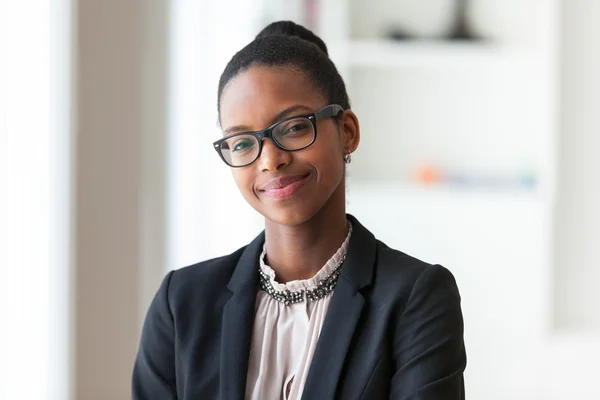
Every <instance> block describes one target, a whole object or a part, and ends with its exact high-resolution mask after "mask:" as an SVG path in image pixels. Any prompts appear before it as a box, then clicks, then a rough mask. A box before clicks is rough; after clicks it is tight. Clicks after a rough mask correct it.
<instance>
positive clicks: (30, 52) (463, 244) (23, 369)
mask: <svg viewBox="0 0 600 400" xmlns="http://www.w3.org/2000/svg"><path fill="white" fill-rule="evenodd" d="M279 19H291V20H294V21H297V22H299V23H302V24H305V25H306V26H308V27H309V28H311V29H313V30H314V31H315V32H316V33H317V34H318V35H320V36H321V37H322V38H323V39H324V40H325V42H326V43H327V45H328V47H329V49H330V56H331V58H332V59H333V61H334V62H335V64H336V65H337V67H338V68H339V70H340V71H341V73H342V75H343V77H344V79H345V81H346V83H347V85H348V90H349V94H350V99H351V102H352V108H353V109H354V111H355V112H356V114H357V115H358V117H359V120H360V123H361V131H362V140H361V144H360V147H359V150H358V151H357V152H356V153H355V154H354V155H353V162H352V164H351V165H350V169H349V187H348V210H349V212H351V213H353V214H354V215H355V216H356V217H358V218H359V219H360V220H361V222H363V223H364V224H365V225H366V226H367V227H368V228H369V229H370V230H371V231H372V232H374V233H375V235H376V236H378V238H379V239H381V240H383V241H384V242H386V243H387V244H388V245H390V246H392V247H394V248H397V249H399V250H402V251H404V252H406V253H409V254H411V255H413V256H416V257H418V258H421V259H423V260H425V261H428V262H431V263H440V264H443V265H444V266H446V267H447V268H448V269H450V270H451V271H452V272H453V273H454V275H455V276H456V278H457V281H458V285H459V288H460V290H461V294H462V299H463V312H464V317H465V329H466V332H465V340H466V344H467V351H468V358H469V362H468V367H467V371H466V383H467V387H466V389H467V398H468V399H475V400H496V399H498V400H500V399H502V400H506V399H523V400H525V399H561V400H562V399H564V400H567V399H568V400H571V399H599V398H600V386H598V384H597V383H596V380H597V378H598V376H599V375H600V369H599V367H598V360H599V359H600V311H599V310H600V291H598V288H599V287H600V261H599V260H600V246H599V245H600V207H599V206H598V205H599V204H600V158H598V157H597V153H598V151H599V150H600V112H599V110H598V105H599V104H600V72H599V71H600V47H599V46H598V38H599V37H600V24H599V23H598V21H599V20H600V2H599V1H596V0H568V1H567V0H563V1H559V0H528V1H517V0H471V1H467V0H393V1H392V0H371V1H366V0H285V1H283V0H219V1H216V0H215V1H209V0H196V1H193V0H186V1H184V0H181V1H142V0H127V1H123V0H38V1H35V2H28V1H10V0H1V1H0V134H1V136H0V212H1V213H0V324H1V325H0V399H2V400H13V399H14V400H29V399H48V400H63V399H65V400H72V399H85V400H95V399H98V400H100V399H102V400H105V399H127V398H129V390H130V389H129V388H130V384H129V382H130V376H131V371H132V365H133V359H134V357H135V353H136V351H137V345H138V340H139V335H140V330H141V325H142V322H143V318H144V315H145V312H146V310H147V307H148V305H149V302H150V300H151V299H152V296H153V295H154V293H155V291H156V289H157V288H158V284H159V282H160V281H161V279H162V278H163V277H164V275H165V274H166V273H167V271H169V270H172V269H176V268H180V267H183V266H186V265H190V264H193V263H196V262H198V261H201V260H204V259H207V258H210V257H214V256H218V255H223V254H226V253H229V252H231V251H233V250H235V249H237V248H239V247H240V246H243V245H244V244H246V243H247V242H248V241H249V240H251V239H252V238H254V236H255V235H256V234H258V233H259V232H260V230H261V229H262V225H263V221H262V220H261V218H260V217H259V215H257V214H256V213H255V212H254V211H253V210H252V209H251V208H250V207H249V206H248V205H247V204H246V203H245V202H244V200H243V199H242V197H241V196H240V195H239V193H238V191H237V188H236V187H235V185H234V183H233V180H232V179H231V175H230V171H229V170H228V168H226V167H225V166H224V165H223V164H222V162H221V160H220V159H219V157H218V156H217V154H215V152H214V150H212V146H211V143H212V141H214V140H215V139H216V138H218V137H219V136H220V131H219V129H218V126H217V114H216V93H217V82H218V78H219V76H220V73H221V72H222V70H223V68H224V67H225V64H226V63H227V61H228V60H229V59H230V58H231V57H232V55H233V54H234V53H235V52H236V51H237V50H239V49H241V48H242V47H243V46H244V45H245V44H247V43H248V42H249V41H251V40H252V38H253V37H254V35H255V34H256V33H258V31H259V30H260V29H262V27H263V26H264V25H265V24H267V23H269V22H271V21H274V20H279ZM231 210H236V212H235V213H233V212H231Z"/></svg>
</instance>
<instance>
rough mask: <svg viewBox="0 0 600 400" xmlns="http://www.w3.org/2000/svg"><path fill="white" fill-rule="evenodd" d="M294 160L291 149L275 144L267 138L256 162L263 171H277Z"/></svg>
mask: <svg viewBox="0 0 600 400" xmlns="http://www.w3.org/2000/svg"><path fill="white" fill-rule="evenodd" d="M291 160H292V155H291V154H290V152H289V151H285V150H282V149H280V148H279V147H277V146H275V144H274V143H273V142H272V141H271V140H269V139H267V138H265V139H263V142H262V152H261V153H260V157H258V160H256V162H257V163H258V168H260V170H261V171H277V170H279V169H281V168H283V167H285V166H286V165H288V164H289V163H290V162H291Z"/></svg>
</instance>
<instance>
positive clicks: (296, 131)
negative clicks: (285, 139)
mask: <svg viewBox="0 0 600 400" xmlns="http://www.w3.org/2000/svg"><path fill="white" fill-rule="evenodd" d="M311 131H312V126H311V124H310V122H309V121H307V120H301V121H293V122H291V123H290V124H289V125H287V126H286V127H285V129H284V130H283V132H282V133H281V135H282V136H290V135H292V136H301V135H304V134H306V133H309V132H311Z"/></svg>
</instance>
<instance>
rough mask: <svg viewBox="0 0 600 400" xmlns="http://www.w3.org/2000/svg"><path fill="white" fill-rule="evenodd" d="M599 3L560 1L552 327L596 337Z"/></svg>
mask: <svg viewBox="0 0 600 400" xmlns="http://www.w3.org/2000/svg"><path fill="white" fill-rule="evenodd" d="M599 20H600V2H598V1H596V0H568V1H564V2H563V13H562V23H563V35H562V56H561V61H562V94H561V117H562V123H561V138H560V146H559V187H558V206H557V209H556V238H555V257H556V260H555V294H556V297H555V305H554V306H555V310H556V315H555V325H556V327H557V328H559V329H566V330H587V331H590V330H593V331H596V332H600V291H599V290H598V287H600V156H599V154H600V45H599V44H598V40H599V38H600V23H599Z"/></svg>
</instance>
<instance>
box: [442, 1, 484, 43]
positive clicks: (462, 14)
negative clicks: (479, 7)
mask: <svg viewBox="0 0 600 400" xmlns="http://www.w3.org/2000/svg"><path fill="white" fill-rule="evenodd" d="M468 14H469V1H468V0H456V7H455V13H454V28H453V29H452V32H450V35H449V36H448V37H447V39H450V40H480V39H481V37H479V36H477V35H476V34H475V33H474V32H473V30H472V28H471V26H470V24H469V17H468Z"/></svg>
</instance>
